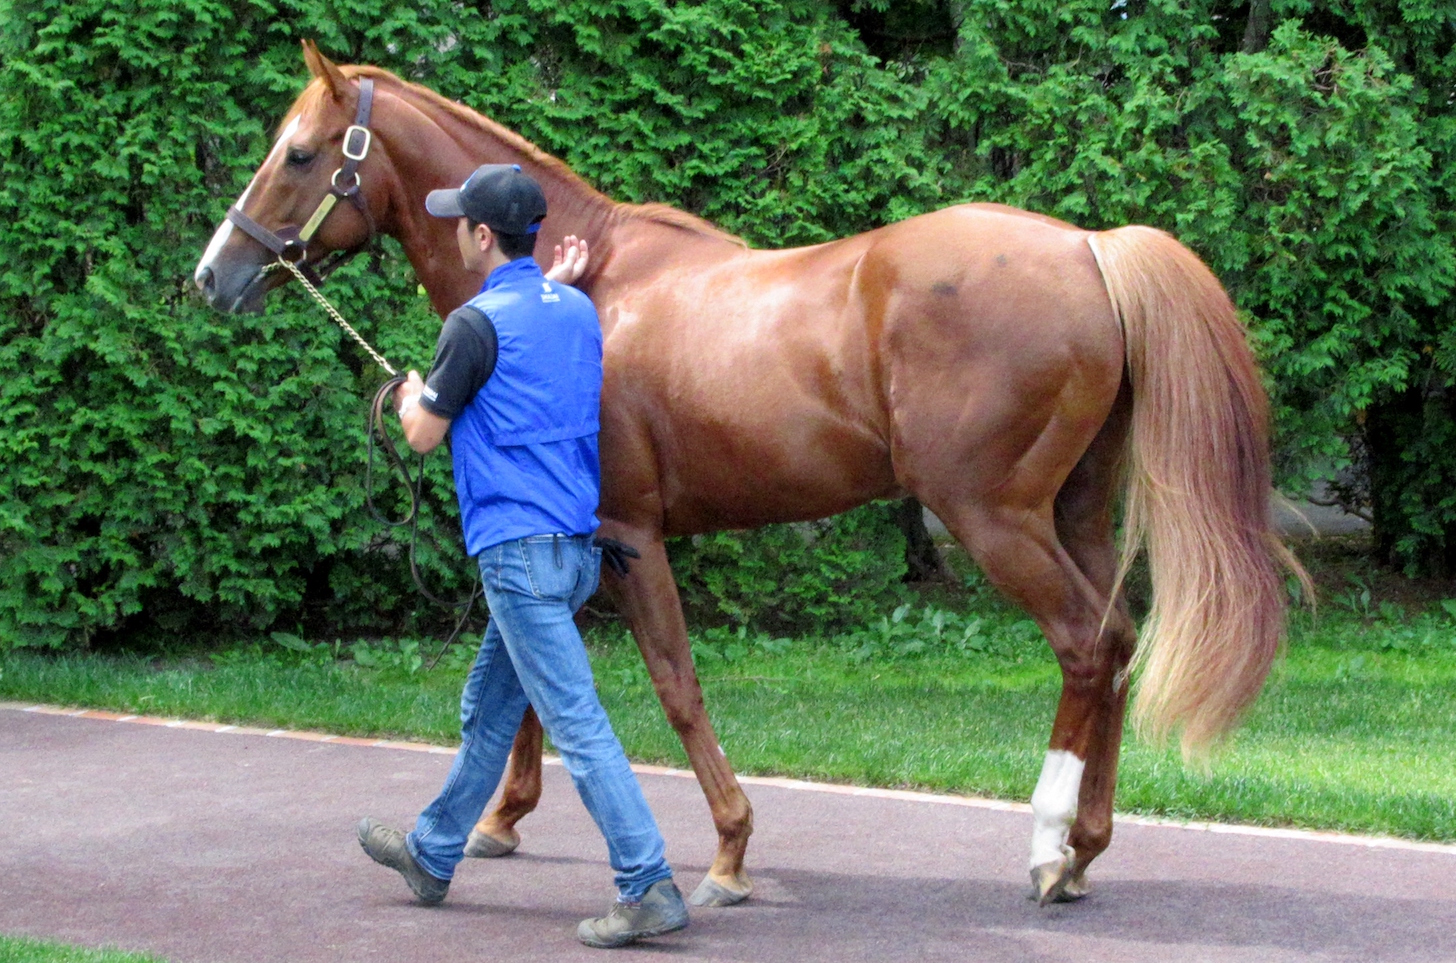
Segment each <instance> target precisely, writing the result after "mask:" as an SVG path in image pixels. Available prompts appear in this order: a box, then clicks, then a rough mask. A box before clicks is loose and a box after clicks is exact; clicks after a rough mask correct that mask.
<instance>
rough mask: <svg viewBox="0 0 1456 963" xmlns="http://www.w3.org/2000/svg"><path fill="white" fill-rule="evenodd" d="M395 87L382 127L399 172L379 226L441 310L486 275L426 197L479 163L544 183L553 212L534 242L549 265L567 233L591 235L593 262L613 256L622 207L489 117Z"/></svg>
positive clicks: (453, 305) (442, 312)
mask: <svg viewBox="0 0 1456 963" xmlns="http://www.w3.org/2000/svg"><path fill="white" fill-rule="evenodd" d="M392 92H393V93H394V94H395V96H394V97H392V98H390V100H391V103H392V105H393V108H394V109H387V110H386V111H381V112H380V113H381V115H382V116H381V117H380V121H382V123H379V124H378V130H377V136H379V137H380V139H381V140H382V141H383V142H384V144H385V146H386V147H387V149H388V151H389V155H390V159H391V161H392V163H393V166H394V175H395V176H394V183H392V184H391V185H390V186H389V203H388V210H387V212H386V214H385V216H384V217H383V218H382V219H381V221H380V229H381V230H382V231H384V233H387V234H390V235H392V236H393V237H394V238H395V239H396V240H398V241H399V242H400V245H401V246H402V247H403V248H404V251H405V256H406V257H408V258H409V260H410V263H411V264H412V265H413V266H414V269H415V272H416V274H417V275H418V276H419V279H420V283H421V284H422V285H423V286H424V288H425V291H426V292H427V293H428V294H429V296H430V302H431V304H432V305H433V306H434V308H435V310H436V312H437V313H439V314H440V315H442V316H443V315H445V314H447V313H448V312H450V311H451V310H453V309H454V308H456V307H458V306H459V305H460V304H462V303H463V302H465V301H466V300H468V299H469V298H470V297H472V296H474V294H475V293H476V292H477V291H478V290H479V289H480V284H481V281H482V278H480V277H477V276H473V275H471V274H469V273H467V272H466V271H465V269H464V268H463V267H462V266H461V263H460V251H459V248H458V246H457V242H456V238H455V226H456V222H455V221H454V220H450V219H445V218H437V217H432V216H430V215H429V214H428V213H427V212H426V211H425V195H426V194H428V193H429V192H430V191H432V190H435V189H437V188H442V187H454V186H458V185H459V184H460V183H462V182H463V181H464V180H465V178H466V177H468V176H469V175H470V172H471V171H473V170H474V169H475V168H476V167H478V166H479V165H481V164H519V165H520V166H521V169H522V170H523V171H525V172H526V173H528V174H530V175H531V176H532V177H534V178H535V179H536V180H537V181H538V182H539V183H540V184H541V188H542V190H543V191H544V192H545V194H546V207H547V210H549V211H550V214H549V215H548V216H547V218H546V220H545V222H543V223H542V227H541V234H540V236H539V238H538V240H537V242H536V255H537V260H538V261H542V262H544V263H545V265H547V266H549V265H550V263H551V255H552V249H553V247H554V246H555V245H556V244H559V243H561V239H562V238H564V237H565V236H567V235H569V234H574V235H576V236H577V237H583V238H587V239H588V241H589V244H590V246H591V249H592V260H594V261H596V260H597V259H598V257H599V255H600V256H605V255H607V254H609V253H610V251H611V249H612V246H613V243H612V242H613V234H614V230H615V227H616V225H617V223H618V221H619V220H620V212H619V211H618V208H619V207H621V206H622V205H618V204H616V203H614V202H613V201H612V200H611V199H610V198H608V197H606V196H605V195H604V194H601V193H599V192H598V191H595V190H593V189H592V188H591V187H590V186H589V185H588V184H586V182H585V181H583V180H581V179H580V178H579V177H577V176H575V175H574V174H572V173H571V172H570V171H569V170H568V169H567V168H566V166H565V165H564V164H561V163H560V162H559V161H556V160H555V159H554V158H551V157H550V156H548V155H546V154H544V153H542V152H541V151H539V150H537V149H535V148H534V147H532V146H531V145H530V144H529V143H527V142H526V141H525V140H524V139H522V138H519V137H516V136H515V135H512V134H511V133H510V132H509V131H507V130H505V128H503V127H500V126H499V125H497V124H495V123H494V122H492V121H489V120H487V119H486V118H484V117H480V116H479V115H475V116H474V117H473V118H466V117H462V116H460V115H459V114H456V113H455V112H453V111H450V110H447V109H445V108H443V107H441V106H440V105H438V104H434V103H431V102H429V101H428V100H425V99H422V98H420V97H419V96H418V95H416V96H413V97H412V96H411V95H410V93H409V92H401V91H399V90H398V89H395V90H393V91H392Z"/></svg>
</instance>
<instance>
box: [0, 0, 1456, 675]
mask: <svg viewBox="0 0 1456 963" xmlns="http://www.w3.org/2000/svg"><path fill="white" fill-rule="evenodd" d="M1244 9H1245V8H1243V7H1230V6H1229V5H1228V4H1226V3H1223V2H1221V0H1220V2H1214V0H1199V2H1194V3H1174V2H1172V0H1149V2H1147V3H1136V4H1127V5H1124V6H1112V5H1109V4H1107V3H1105V2H1101V0H1096V2H1094V0H1069V2H1063V0H1028V2H1025V3H1019V4H1005V3H1003V2H1000V0H968V2H966V3H960V4H945V3H940V2H931V0H925V2H914V3H905V4H891V3H888V2H884V0H853V2H840V3H828V2H818V0H782V2H768V0H705V2H702V3H695V4H670V3H667V2H665V0H593V2H587V0H561V2H548V0H497V2H492V3H489V4H482V5H475V6H470V5H465V6H462V5H459V4H453V3H441V2H437V0H424V2H418V3H411V4H400V3H398V2H396V0H348V2H347V3H345V4H343V5H340V4H337V3H322V2H319V0H294V2H291V3H288V4H278V3H276V2H273V0H245V2H242V3H238V4H222V3H218V2H215V0H119V2H102V0H68V2H62V0H11V2H9V3H6V4H4V5H3V6H0V60H3V62H4V64H5V68H4V70H3V71H0V175H3V176H0V238H3V240H4V242H5V250H6V257H5V259H4V260H3V263H0V477H3V478H4V482H3V483H0V645H6V646H13V645H52V646H60V645H77V644H85V643H87V642H89V641H91V640H93V639H95V638H97V637H99V636H105V635H107V634H108V633H110V634H116V633H123V634H127V635H135V634H136V633H138V632H152V633H159V634H165V633H169V632H179V631H184V630H185V631H192V632H204V633H229V632H234V631H239V630H242V631H248V632H258V631H269V630H284V631H288V632H291V633H294V634H296V635H299V636H300V637H306V638H307V637H324V636H329V637H332V634H334V633H335V632H337V631H343V630H344V629H345V628H347V629H348V630H349V631H350V632H356V633H362V632H373V633H377V634H394V635H400V634H403V635H413V634H416V633H417V632H418V631H423V630H425V629H428V628H430V627H432V626H433V625H435V624H436V623H437V620H439V619H440V618H441V617H440V616H436V615H434V614H433V613H430V612H429V611H428V610H425V609H419V610H417V607H418V606H419V603H418V602H417V601H416V599H415V597H414V595H413V593H412V590H411V589H410V588H409V586H408V581H407V575H406V574H405V571H404V566H403V564H402V562H401V560H400V551H401V546H400V544H399V539H398V536H397V535H396V534H395V533H394V532H392V531H388V530H385V529H384V528H382V527H381V526H379V525H378V524H377V523H375V522H374V521H373V520H372V519H371V518H370V517H369V516H368V515H367V514H366V513H365V511H364V509H363V496H362V492H361V474H362V470H361V465H362V438H361V432H360V421H361V420H362V419H361V416H360V407H361V405H362V402H363V399H364V398H365V397H367V395H368V393H369V392H370V391H371V390H372V388H373V387H374V385H376V384H377V383H378V378H379V375H377V374H376V373H375V372H374V371H373V370H371V368H370V366H369V363H368V362H367V360H365V359H363V358H362V357H361V356H360V355H359V353H358V352H357V349H355V348H354V347H352V346H351V345H349V344H348V343H346V342H345V341H344V340H343V338H342V337H341V336H340V335H339V334H338V333H337V332H336V331H335V330H333V329H332V328H331V327H329V326H328V325H327V324H326V322H325V321H324V320H323V319H322V318H321V316H320V315H318V314H317V312H316V310H315V309H314V308H313V307H312V306H310V305H308V304H306V302H304V301H302V300H301V299H300V298H299V297H298V296H297V295H296V293H292V294H290V293H283V294H280V295H275V296H274V297H273V299H272V303H271V305H270V307H269V310H268V311H267V313H265V314H264V315H262V316H260V317H253V318H240V319H232V318H228V319H224V318H222V317H220V316H217V315H213V314H211V313H210V312H208V311H207V309H205V308H204V307H202V306H201V305H200V304H199V303H198V302H197V301H196V299H195V298H194V297H192V296H191V292H190V290H189V283H190V282H189V275H190V274H191V271H192V268H193V265H194V264H195V262H196V259H197V257H198V255H199V253H200V251H201V250H202V248H203V247H204V246H205V244H206V242H207V239H208V237H209V236H210V235H211V233H212V230H213V227H214V226H215V224H216V223H217V222H218V220H219V219H220V217H221V216H222V213H223V211H224V209H225V208H226V205H227V203H229V202H230V201H231V200H232V199H233V198H235V197H237V196H238V194H239V193H240V192H241V191H242V189H243V188H244V186H245V185H246V184H247V182H248V179H249V177H250V176H251V171H252V170H253V169H254V168H255V167H256V165H257V164H258V163H259V162H260V161H261V159H262V158H263V156H264V154H265V153H266V150H267V147H268V143H269V139H270V138H269V133H268V131H269V128H270V127H271V125H273V124H274V123H275V122H276V121H277V120H278V119H279V118H281V117H282V115H283V113H284V111H285V110H286V108H287V106H288V104H289V103H290V102H291V100H292V98H293V97H294V96H295V95H296V93H297V92H298V91H299V90H300V89H301V88H302V86H303V83H304V81H305V73H304V70H303V67H302V64H301V61H300V58H299V54H298V45H297V44H298V40H299V39H300V38H302V37H312V38H315V39H316V40H317V41H318V42H319V43H320V45H321V47H322V48H323V49H324V51H325V52H327V53H329V54H330V55H332V56H334V57H335V58H337V59H339V60H341V61H356V62H370V63H378V64H381V65H383V66H385V67H388V68H390V69H392V70H395V71H396V72H398V73H400V74H402V75H403V76H405V77H407V78H408V79H411V80H415V81H418V82H421V83H425V84H427V85H430V86H432V87H434V88H436V89H438V90H440V91H441V92H442V93H444V94H446V95H447V96H450V97H454V98H458V99H461V100H463V101H465V102H466V103H469V104H470V105H472V106H474V107H476V108H478V109H480V110H482V111H484V112H486V113H487V114H490V115H492V116H494V117H495V118H496V119H497V120H500V121H501V122H503V123H505V124H507V125H508V126H511V127H513V128H515V129H518V130H520V131H521V132H522V133H523V134H525V135H526V136H527V137H529V138H531V139H533V140H535V141H536V142H538V143H539V144H541V146H543V147H544V148H546V149H547V150H549V151H551V152H553V153H555V154H557V155H558V156H561V157H562V158H563V159H565V160H566V161H567V162H568V163H570V164H571V165H572V166H573V167H575V168H576V169H577V170H579V171H580V172H581V173H582V174H583V175H584V176H586V177H587V178H588V179H589V180H591V181H592V182H593V183H595V184H596V185H597V186H599V187H601V188H602V189H603V190H606V191H607V192H609V193H611V194H612V195H613V196H615V197H618V198H620V199H623V200H654V201H666V202H669V203H674V204H677V205H679V206H682V207H685V208H687V209H688V210H691V211H694V212H696V213H699V214H702V215H704V216H707V217H709V218H710V219H712V220H714V221H716V222H717V223H719V224H720V225H722V226H724V227H726V228H728V229H730V230H733V231H737V232H740V233H742V234H743V235H744V236H746V237H747V238H749V239H750V240H752V241H753V242H755V243H758V244H763V245H772V246H781V245H790V244H801V243H812V242H816V241H821V240H825V239H828V238H832V237H837V236H842V235H846V234H849V233H853V232H856V231H860V230H864V229H867V228H871V227H874V226H877V225H879V224H883V223H887V222H889V221H894V220H898V219H901V218H903V217H906V216H909V215H912V214H915V213H918V212H921V211H925V210H930V209H933V208H936V207H939V206H943V205H945V204H948V203H952V202H955V201H959V200H968V199H969V200H989V201H1002V202H1007V203H1012V204H1017V205H1020V206H1024V207H1029V208H1031V209H1034V210H1038V211H1042V212H1045V213H1048V214H1053V215H1056V216H1059V217H1064V218H1068V219H1070V220H1073V221H1075V222H1077V223H1079V224H1082V225H1084V226H1087V227H1105V226H1109V225H1113V224H1118V223H1123V222H1128V221H1140V222H1144V223H1151V224H1154V225H1157V226H1160V227H1164V228H1167V229H1169V230H1172V231H1174V232H1175V233H1177V234H1178V235H1179V236H1180V237H1182V238H1183V239H1184V240H1185V241H1186V242H1188V243H1189V244H1190V245H1191V246H1193V247H1194V248H1195V250H1197V251H1198V252H1199V253H1200V254H1201V255H1202V256H1204V257H1205V258H1206V259H1207V260H1208V261H1209V262H1210V264H1211V266H1212V267H1213V268H1214V270H1215V272H1216V273H1218V274H1219V275H1220V276H1221V277H1222V278H1224V279H1225V281H1226V282H1227V283H1228V285H1229V286H1230V289H1231V290H1232V292H1233V293H1234V295H1235V298H1236V300H1237V302H1238V304H1239V306H1240V308H1241V309H1242V310H1243V311H1244V312H1245V314H1246V316H1247V318H1248V320H1249V323H1250V324H1251V326H1252V328H1253V330H1254V333H1255V337H1256V341H1257V345H1258V348H1259V350H1260V352H1261V353H1262V355H1263V357H1264V359H1265V361H1266V365H1267V369H1268V372H1269V375H1270V378H1271V383H1272V386H1273V388H1274V394H1275V400H1276V409H1277V412H1276V413H1277V416H1278V425H1279V438H1280V464H1281V467H1282V473H1283V477H1284V480H1285V482H1286V483H1287V484H1288V485H1289V486H1291V487H1293V488H1302V487H1304V486H1305V485H1306V484H1307V483H1308V482H1309V481H1310V480H1312V479H1314V478H1317V477H1322V476H1330V475H1332V474H1333V473H1335V472H1338V471H1341V470H1344V469H1347V468H1351V467H1353V468H1354V469H1356V470H1359V469H1362V468H1363V469H1364V471H1365V476H1366V477H1368V478H1369V479H1370V480H1371V488H1370V490H1369V491H1366V492H1363V493H1362V492H1359V491H1353V490H1352V496H1351V497H1356V498H1366V499H1368V501H1369V503H1370V506H1371V509H1372V511H1373V512H1374V515H1375V518H1376V521H1377V525H1378V527H1379V530H1380V537H1381V540H1382V542H1381V543H1382V546H1383V547H1384V548H1385V549H1386V550H1387V551H1389V552H1390V553H1391V554H1392V556H1393V557H1395V558H1397V559H1399V560H1400V561H1401V563H1402V564H1404V565H1406V566H1408V567H1410V568H1411V569H1412V570H1416V569H1419V568H1430V567H1440V566H1442V565H1456V494H1453V493H1456V436H1453V434H1452V433H1453V432H1456V427H1453V425H1456V388H1453V379H1456V316H1453V312H1452V303H1453V301H1452V293H1451V292H1452V288H1453V284H1456V253H1453V237H1456V107H1453V105H1456V97H1453V94H1456V91H1453V77H1456V54H1453V52H1452V51H1453V40H1456V12H1453V9H1452V8H1451V6H1450V4H1449V3H1447V2H1444V0H1408V2H1405V3H1402V4H1400V5H1398V6H1393V5H1390V4H1385V3H1377V2H1375V0H1350V2H1347V3H1342V4H1339V5H1336V6H1330V5H1327V4H1314V3H1311V2H1309V0H1276V2H1275V3H1274V4H1273V25H1272V29H1271V30H1269V31H1268V32H1267V35H1264V36H1261V37H1260V38H1258V39H1259V41H1260V42H1258V43H1250V44H1246V42H1245V23H1244V20H1243V17H1244V15H1245V14H1244ZM1245 47H1247V49H1243V48H1245ZM329 291H330V293H331V295H333V296H335V297H336V298H337V299H338V301H339V302H340V306H341V307H342V309H343V310H344V312H345V314H346V315H347V316H350V317H352V318H356V319H359V320H360V322H361V324H362V326H363V328H364V331H365V334H366V335H367V336H369V337H370V338H371V340H374V341H375V343H376V344H379V345H380V347H381V348H382V350H383V351H384V353H385V354H386V356H388V357H389V358H391V360H392V361H393V362H394V363H395V365H396V366H415V367H424V366H425V364H426V363H427V362H428V356H429V351H430V348H431V346H432V344H433V340H434V332H435V325H436V324H437V321H436V320H435V318H434V317H433V316H432V315H431V314H430V312H429V310H428V306H427V305H426V303H425V301H424V299H423V298H421V297H420V296H419V294H418V292H417V290H416V287H415V280H414V278H413V276H412V272H411V270H410V268H409V266H408V265H407V264H406V263H405V262H404V260H403V258H402V257H401V256H400V253H399V251H398V249H397V248H396V247H395V246H393V245H392V244H386V245H385V246H384V248H383V250H382V251H381V252H380V253H379V254H378V255H377V256H376V257H374V258H373V259H372V263H367V264H366V263H356V264H355V265H353V266H351V267H350V268H348V269H346V272H345V273H343V274H341V275H339V276H338V279H337V280H334V281H331V282H330V284H329ZM430 471H431V481H432V487H431V493H432V494H431V497H430V504H429V505H427V508H426V511H425V519H426V523H425V535H426V544H425V545H424V547H423V551H422V565H423V568H424V569H425V573H426V577H427V578H429V579H430V582H431V584H432V586H435V587H436V588H437V589H438V590H439V591H441V592H451V591H454V592H457V593H462V592H463V591H464V589H465V586H466V584H467V581H468V579H469V578H470V574H471V573H470V571H469V565H468V563H464V562H463V560H462V559H461V553H460V549H459V545H458V536H457V534H456V526H457V521H456V518H455V515H454V508H453V498H452V497H451V493H450V488H449V481H448V478H447V477H446V476H447V475H448V467H447V466H446V465H445V463H444V459H440V458H436V459H433V460H432V462H431V469H430ZM1357 474H1358V471H1357ZM1357 487H1358V486H1357ZM844 524H845V525H846V526H848V527H847V528H846V529H845V530H844V532H843V533H840V532H839V531H838V530H837V529H836V528H835V526H829V525H822V524H816V525H814V526H810V527H809V528H808V529H804V528H797V529H788V530H777V531H772V532H768V533H765V534H762V535H756V536H752V537H745V536H740V535H734V534H730V535H722V536H710V537H707V538H705V539H702V540H699V542H698V543H697V544H694V545H693V546H692V547H691V550H690V551H685V550H679V552H678V563H679V564H680V565H682V566H685V568H684V569H683V571H684V575H685V578H686V579H687V581H688V586H689V592H688V594H689V596H690V599H691V600H692V601H694V604H695V605H696V606H697V607H698V608H699V609H700V610H702V611H708V612H711V613H714V615H715V617H717V618H720V619H727V620H729V621H732V622H736V623H741V624H759V621H762V624H764V625H765V626H769V625H772V624H773V623H774V620H775V619H782V620H786V621H787V622H794V623H796V624H805V625H807V624H823V625H832V624H834V623H836V622H837V623H838V624H841V625H852V624H861V625H862V624H863V623H865V622H867V621H869V620H870V614H871V613H870V609H869V607H868V605H869V600H870V599H885V598H887V597H888V596H887V595H886V587H887V586H889V585H890V584H891V582H893V580H894V579H893V576H892V575H891V573H890V571H889V567H887V565H886V563H885V558H884V557H883V556H877V557H871V554H870V553H868V552H867V550H865V551H864V553H862V554H861V556H859V557H860V558H861V559H862V560H863V561H865V562H866V563H867V564H868V568H866V569H865V570H864V571H862V572H859V571H855V570H852V568H851V567H850V566H851V564H852V560H851V556H853V555H854V552H856V551H861V550H860V549H854V548H852V543H853V542H854V540H855V539H861V540H864V539H869V541H866V542H865V544H866V545H868V544H870V542H873V541H874V538H878V536H873V537H872V536H870V535H868V534H866V532H865V531H864V530H860V531H856V530H855V528H854V526H855V525H858V524H860V523H859V522H856V521H849V522H846V523H844ZM805 531H808V532H810V533H811V537H810V539H809V541H810V542H814V543H820V542H825V540H826V539H827V540H828V543H832V544H838V543H837V542H836V540H844V541H845V544H846V545H850V546H851V547H849V548H843V549H841V548H834V549H833V551H832V552H831V553H830V554H831V555H833V556H834V560H831V561H829V562H823V563H821V562H815V563H813V564H812V565H810V564H809V563H808V562H805V561H804V559H805V558H806V556H805V554H804V552H805V550H804V547H803V545H802V544H801V545H798V546H796V544H795V539H798V541H799V542H800V543H803V542H804V537H803V534H802V533H803V532H805ZM776 559H777V560H784V561H792V562H793V563H794V564H800V563H801V562H803V564H804V565H806V566H807V567H806V568H804V569H803V570H802V572H801V574H798V575H792V576H788V577H785V578H779V577H777V576H775V577H774V578H769V577H768V576H767V574H766V569H765V567H764V566H766V565H767V564H770V563H771V562H773V561H774V560H776ZM796 560H797V561H796ZM729 562H731V563H732V567H731V569H730V570H729V571H728V573H727V574H720V575H710V574H709V569H710V568H712V567H713V566H714V565H717V564H719V563H729ZM815 566H818V567H817V568H816V567H815ZM769 583H772V584H771V585H769V588H770V591H769V593H768V594H769V595H770V596H771V599H764V600H760V599H759V598H758V595H759V594H760V593H761V592H762V591H763V586H765V585H766V584H769ZM817 591H823V592H824V593H826V594H825V595H823V596H821V597H818V598H816V599H815V600H812V601H811V600H810V594H811V593H812V592H817ZM889 594H890V595H893V593H889ZM719 600H721V601H719ZM843 600H848V603H847V604H848V606H849V607H848V608H846V609H842V610H839V614H837V615H835V614H831V613H830V607H831V606H834V605H840V604H841V602H843ZM875 611H883V609H877V610H875ZM907 618H908V616H907Z"/></svg>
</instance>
